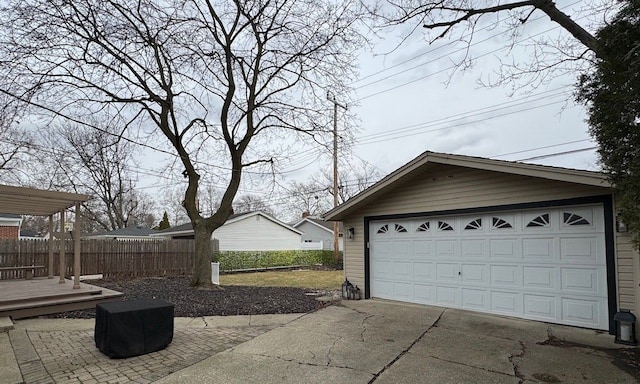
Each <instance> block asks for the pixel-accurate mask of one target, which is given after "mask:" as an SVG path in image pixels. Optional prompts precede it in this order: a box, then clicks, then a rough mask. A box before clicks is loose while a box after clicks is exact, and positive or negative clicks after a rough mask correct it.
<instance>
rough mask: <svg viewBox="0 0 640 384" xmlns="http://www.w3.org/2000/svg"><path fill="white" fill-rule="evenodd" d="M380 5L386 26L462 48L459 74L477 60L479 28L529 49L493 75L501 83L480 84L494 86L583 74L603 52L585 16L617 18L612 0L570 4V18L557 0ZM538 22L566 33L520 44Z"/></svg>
mask: <svg viewBox="0 0 640 384" xmlns="http://www.w3.org/2000/svg"><path fill="white" fill-rule="evenodd" d="M377 5H378V6H379V7H376V8H373V9H372V12H373V13H374V14H376V15H377V16H381V18H382V20H384V22H383V24H384V25H386V26H396V25H398V24H410V25H412V26H413V27H414V28H412V31H413V30H415V28H416V27H420V26H421V27H423V28H424V31H425V32H426V38H427V40H428V42H429V43H433V42H435V41H438V40H440V39H445V38H446V39H448V40H449V41H457V42H459V43H461V44H463V45H464V46H465V47H466V54H465V55H464V56H463V57H462V58H459V59H457V60H456V62H455V64H456V67H455V68H456V69H458V68H463V69H464V68H466V67H467V66H469V65H471V63H472V62H473V61H474V59H473V55H472V53H471V51H472V49H471V46H472V45H473V43H474V42H475V39H476V36H477V35H480V33H479V30H480V29H487V30H491V31H495V30H499V31H502V32H503V33H502V36H505V37H509V38H510V39H511V42H510V43H509V44H510V46H509V48H514V47H515V46H521V47H522V46H525V45H526V46H527V48H528V49H530V50H531V51H530V54H529V55H528V58H527V59H524V60H521V58H514V57H512V58H511V62H509V61H502V62H501V65H500V68H496V69H495V70H494V72H495V73H496V74H497V75H498V77H497V79H494V80H491V81H489V82H488V83H486V80H483V81H482V82H483V83H485V85H490V86H495V85H503V84H507V83H512V84H513V83H514V81H515V82H519V81H522V80H525V81H527V83H528V84H529V85H531V86H534V87H535V86H537V85H539V84H542V83H545V82H547V81H549V80H550V79H551V78H553V77H554V76H557V75H562V74H570V73H575V72H576V71H584V70H585V69H586V68H588V66H589V65H590V62H591V61H592V60H593V59H594V58H596V57H600V56H601V47H600V46H599V42H598V40H597V39H596V38H595V37H594V35H593V34H592V33H591V32H590V30H592V29H593V27H592V26H591V25H589V18H588V17H585V14H586V15H587V16H589V15H590V16H592V17H595V16H601V17H602V15H604V16H605V17H606V15H607V14H614V13H615V9H616V7H617V6H615V5H613V4H611V1H606V0H589V1H587V2H580V3H579V4H576V3H572V5H573V7H568V8H569V10H568V11H567V12H569V14H568V13H565V10H564V9H562V8H561V7H559V6H558V5H557V4H556V2H555V1H553V0H522V1H508V2H503V1H484V0H383V1H382V2H381V3H377ZM572 12H575V13H576V16H578V17H574V15H572V14H571V13H572ZM537 18H545V19H550V21H551V22H553V23H555V24H557V25H559V26H560V27H561V31H563V32H564V33H559V34H557V35H553V34H542V35H541V36H538V37H536V38H534V39H532V40H529V41H530V42H526V41H525V40H521V39H520V38H521V34H520V31H521V27H524V26H525V25H527V24H528V23H530V22H531V21H533V20H535V19H537ZM598 22H599V23H603V22H605V20H602V19H599V20H598Z"/></svg>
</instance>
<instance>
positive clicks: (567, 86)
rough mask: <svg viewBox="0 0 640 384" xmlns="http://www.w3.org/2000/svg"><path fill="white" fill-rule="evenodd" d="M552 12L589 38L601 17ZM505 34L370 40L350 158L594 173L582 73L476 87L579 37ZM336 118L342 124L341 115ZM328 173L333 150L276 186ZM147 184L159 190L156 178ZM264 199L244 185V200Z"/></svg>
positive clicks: (354, 107)
mask: <svg viewBox="0 0 640 384" xmlns="http://www.w3.org/2000/svg"><path fill="white" fill-rule="evenodd" d="M556 3H557V5H558V7H559V8H560V9H561V10H563V11H564V12H565V13H567V14H568V15H570V16H571V17H572V18H573V19H574V20H577V21H578V22H579V23H580V24H581V25H584V26H587V28H588V29H589V28H593V27H592V26H591V27H589V26H590V25H592V23H594V22H595V23H597V21H598V18H601V17H602V14H601V13H598V14H594V13H593V12H590V11H589V8H588V7H585V9H582V8H581V7H584V6H585V2H584V1H575V0H573V1H572V0H558V1H556ZM504 17H506V15H504ZM487 21H488V20H487ZM499 25H500V27H499V28H491V25H490V24H480V25H479V26H478V28H477V29H476V33H475V34H474V40H473V41H472V42H473V45H472V46H471V48H470V50H469V51H466V50H465V49H464V48H465V45H464V44H460V43H456V42H455V41H452V39H447V38H445V39H442V40H439V41H437V42H435V43H433V44H429V43H428V42H427V41H426V40H425V36H424V33H425V32H424V30H423V29H422V28H418V29H417V30H416V32H415V33H413V34H412V35H411V36H409V37H408V38H406V39H404V40H403V38H405V37H406V33H407V31H408V29H410V28H411V27H413V26H414V25H413V24H411V23H407V24H405V25H402V26H399V27H396V28H390V29H385V30H383V31H381V32H380V33H379V36H378V37H377V38H375V39H374V38H372V39H371V43H372V46H371V48H366V49H362V51H361V53H360V55H359V63H358V64H359V67H360V76H359V80H358V81H356V82H354V83H351V84H350V85H351V86H352V87H353V88H354V90H355V92H354V94H353V95H336V99H337V100H338V101H339V102H342V103H344V104H346V105H347V107H348V113H349V114H351V115H352V116H354V117H355V118H356V120H357V121H358V123H357V125H353V124H351V125H348V126H347V125H346V123H345V120H344V118H340V119H339V131H340V132H341V135H343V134H345V132H344V131H345V130H346V129H348V130H350V134H351V135H352V136H353V138H354V140H353V143H352V145H351V156H352V158H354V159H359V160H358V161H362V162H365V163H368V164H371V165H372V166H374V167H375V168H377V169H378V170H379V172H380V173H381V174H382V175H386V174H388V173H390V172H392V171H394V170H395V169H397V168H398V167H400V166H402V165H403V164H405V163H406V162H408V161H410V160H411V159H413V158H415V157H416V156H418V155H419V154H421V153H422V152H424V151H427V150H429V151H435V152H445V153H453V154H461V155H471V156H482V157H490V158H496V159H503V160H514V161H526V162H531V163H537V164H545V165H552V166H560V167H568V168H576V169H588V170H597V169H598V168H599V166H598V158H597V154H596V151H595V149H594V147H595V143H594V142H593V141H592V140H591V138H590V136H589V134H588V126H587V123H586V122H585V119H586V118H587V115H586V112H585V108H584V107H583V106H581V105H577V104H576V103H575V102H574V101H573V92H574V89H575V83H576V79H577V76H578V72H576V71H572V70H568V71H565V73H560V74H557V75H555V76H553V77H550V78H548V79H546V81H545V82H544V83H543V84H537V83H535V82H534V83H531V82H530V80H531V79H530V78H524V79H520V80H517V81H512V82H508V83H507V84H505V85H502V86H495V87H485V86H481V85H479V80H482V81H486V80H488V79H495V78H496V77H495V72H496V71H497V70H499V69H500V68H504V66H503V65H502V63H504V62H511V61H512V60H515V61H516V62H518V63H521V64H522V63H528V62H531V61H530V59H531V56H532V52H533V51H532V49H531V45H533V42H534V40H533V39H541V38H550V39H556V38H559V39H566V40H567V41H573V38H572V37H570V36H569V35H568V34H567V33H566V32H565V31H564V30H562V29H561V28H560V27H558V26H556V24H554V23H552V22H551V21H549V19H548V17H545V16H544V15H543V14H542V13H541V12H540V11H537V12H535V13H534V14H533V15H532V16H531V17H530V19H529V21H528V22H527V23H526V24H525V26H524V27H522V28H519V29H518V31H519V33H521V36H519V37H517V38H516V44H515V45H514V46H512V47H511V48H509V44H510V43H511V42H512V40H511V38H510V35H509V33H510V30H509V29H508V28H507V27H506V24H505V23H503V22H501V23H499ZM485 27H486V29H485ZM462 33H463V34H464V33H465V32H464V31H462ZM401 41H402V43H400V42H401ZM467 53H468V55H469V57H472V58H476V60H475V61H474V62H473V65H472V66H471V67H470V68H468V69H466V70H464V71H462V70H457V71H454V66H453V63H454V62H456V61H457V60H459V59H460V58H461V57H462V55H465V54H467ZM328 111H332V108H328ZM338 111H339V114H340V115H341V117H342V114H344V113H345V111H343V110H342V109H339V110H338ZM330 165H331V153H330V152H328V151H320V150H315V151H300V153H299V154H297V155H296V156H294V157H293V159H292V161H291V162H290V163H289V164H288V165H286V166H285V167H284V169H285V171H286V172H285V174H284V175H282V176H280V184H286V183H287V182H290V181H293V180H296V181H306V180H309V178H310V177H312V175H314V174H317V172H318V171H319V170H321V169H327V168H328V169H330ZM145 166H146V165H145V164H142V167H145ZM148 166H149V167H150V165H148ZM141 182H142V185H145V184H147V185H149V184H151V185H153V183H154V181H152V177H150V176H149V177H144V176H143V178H142V180H141ZM259 190H260V188H258V187H256V186H247V185H245V186H244V187H243V188H242V189H241V191H240V193H239V195H241V194H243V193H244V194H247V193H249V194H256V191H259ZM258 194H260V193H258ZM262 196H263V198H264V199H265V200H266V201H267V202H271V203H273V204H275V205H278V204H282V197H281V196H280V195H279V193H278V192H276V191H274V190H273V189H271V190H269V191H266V190H265V191H262Z"/></svg>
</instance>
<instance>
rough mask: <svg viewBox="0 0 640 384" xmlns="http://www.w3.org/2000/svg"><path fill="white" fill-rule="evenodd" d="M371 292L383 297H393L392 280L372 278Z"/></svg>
mask: <svg viewBox="0 0 640 384" xmlns="http://www.w3.org/2000/svg"><path fill="white" fill-rule="evenodd" d="M371 294H373V295H374V296H375V297H380V298H383V299H393V298H394V297H393V282H391V281H389V280H374V284H372V288H371Z"/></svg>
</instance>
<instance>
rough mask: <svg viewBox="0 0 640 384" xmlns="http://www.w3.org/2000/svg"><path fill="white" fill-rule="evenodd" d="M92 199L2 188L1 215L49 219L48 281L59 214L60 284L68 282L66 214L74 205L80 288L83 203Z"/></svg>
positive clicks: (75, 275)
mask: <svg viewBox="0 0 640 384" xmlns="http://www.w3.org/2000/svg"><path fill="white" fill-rule="evenodd" d="M90 198H91V196H88V195H82V194H78V193H67V192H57V191H47V190H42V189H34V188H24V187H12V186H8V185H0V212H2V213H12V214H17V215H32V216H48V217H49V245H50V246H49V278H50V279H51V278H53V247H52V246H51V245H53V241H54V239H53V215H55V214H60V239H59V241H60V283H61V284H62V283H64V282H65V273H64V270H65V257H64V248H65V247H64V241H65V232H64V216H65V215H64V213H65V210H67V209H69V208H71V207H73V206H75V212H76V217H75V219H76V221H75V224H74V229H75V230H74V232H75V236H74V238H73V240H74V244H73V289H78V288H80V214H79V213H80V204H82V203H83V202H85V201H87V200H89V199H90Z"/></svg>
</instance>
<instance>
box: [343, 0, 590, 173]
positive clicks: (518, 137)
mask: <svg viewBox="0 0 640 384" xmlns="http://www.w3.org/2000/svg"><path fill="white" fill-rule="evenodd" d="M557 4H558V6H559V7H560V8H561V9H563V10H564V11H565V12H566V13H567V14H569V15H571V16H574V15H575V17H576V18H577V19H578V20H579V21H581V22H588V21H589V19H588V18H586V17H585V12H580V10H579V9H578V8H576V7H578V6H580V5H582V2H575V1H558V2H557ZM572 4H573V5H572ZM542 16H543V14H542V13H541V12H539V11H538V12H536V13H534V14H533V16H532V17H531V18H530V22H529V23H527V25H526V27H525V28H521V32H522V34H523V36H521V37H519V38H518V39H517V41H518V44H517V45H516V47H514V48H513V49H511V50H509V49H507V46H508V43H509V42H510V40H509V36H507V34H505V33H503V30H495V29H494V30H483V29H482V28H479V30H478V31H477V33H476V35H475V36H474V40H473V41H474V42H477V43H476V44H474V45H473V46H472V47H471V49H470V52H469V54H470V56H471V57H478V59H477V61H476V62H475V63H474V64H473V66H472V67H471V68H470V69H468V70H466V71H458V72H455V73H454V71H453V69H451V68H452V66H453V65H452V62H453V61H455V60H457V59H458V58H459V57H460V55H462V54H463V53H464V51H461V48H464V45H462V44H457V45H456V44H453V43H452V41H451V40H446V39H445V40H441V41H439V42H437V43H436V44H432V45H428V44H427V43H426V42H425V41H424V39H423V38H422V31H419V33H418V34H417V36H413V38H411V39H409V41H406V42H405V43H404V44H403V45H401V46H400V47H399V48H397V49H395V50H394V51H393V52H391V53H389V54H386V55H385V54H382V53H384V52H386V51H390V50H393V48H394V47H395V46H397V41H398V38H397V36H398V35H399V34H401V33H402V31H397V30H396V31H390V32H389V34H388V35H387V36H386V37H385V39H384V40H383V41H380V42H378V43H377V44H376V46H375V48H374V52H373V54H372V53H369V52H363V54H362V56H361V78H363V79H362V80H361V81H358V82H356V83H355V84H354V86H355V88H356V94H357V99H358V100H359V105H358V106H357V107H356V108H355V113H356V114H357V115H358V116H359V118H360V119H361V120H362V122H361V126H360V131H359V132H358V133H357V134H356V144H355V146H354V152H355V154H356V155H357V156H358V157H361V158H363V159H365V160H367V161H368V162H371V163H372V164H374V165H376V166H377V167H379V168H380V169H381V170H383V171H385V173H388V172H391V171H393V170H394V169H396V168H398V167H399V166H401V165H403V164H404V163H406V162H407V161H409V160H411V159H412V158H414V157H416V156H417V155H419V154H420V153H422V152H424V151H425V150H430V151H436V152H446V153H455V154H462V155H472V156H483V157H491V158H498V159H503V160H524V161H527V162H534V163H538V164H546V165H554V166H561V167H569V168H578V169H590V170H595V169H598V159H597V154H596V152H595V150H594V149H590V150H585V151H580V152H573V153H566V154H562V155H556V156H550V157H543V155H551V154H559V153H564V152H572V151H575V150H583V149H586V148H593V147H594V146H595V144H594V142H592V141H591V140H590V136H589V134H588V126H587V123H586V122H585V119H586V118H587V116H586V111H585V108H584V107H583V106H582V105H576V104H575V102H574V101H573V96H572V93H573V91H574V84H575V83H576V78H577V73H576V72H569V73H566V74H562V75H559V76H558V77H556V78H552V79H550V81H549V83H548V84H542V85H539V86H537V87H535V86H533V85H531V84H528V80H529V79H523V80H520V81H515V82H511V83H508V84H506V85H504V86H496V87H493V88H491V87H483V86H480V85H479V80H483V81H486V79H487V78H489V77H493V78H495V75H494V73H495V71H496V70H497V69H499V68H500V67H501V62H510V60H512V59H515V60H517V61H518V62H521V63H526V62H528V61H529V57H530V55H531V52H532V51H531V49H528V47H526V46H527V45H528V44H529V43H530V42H531V40H530V39H529V36H532V35H533V36H535V37H534V38H540V37H544V36H548V37H550V38H555V37H556V36H558V35H559V34H560V36H561V37H564V36H567V37H568V34H567V33H566V32H564V31H563V30H562V29H561V28H560V27H556V26H555V24H553V23H552V22H550V21H549V19H548V18H545V17H542ZM585 24H586V23H585ZM554 27H555V28H554ZM548 30H550V31H548ZM547 31H548V32H547ZM376 53H377V54H376ZM514 88H515V89H516V90H515V91H514V90H513V89H514ZM536 148H540V149H537V150H536ZM538 157H540V158H538ZM526 159H531V160H526Z"/></svg>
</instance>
